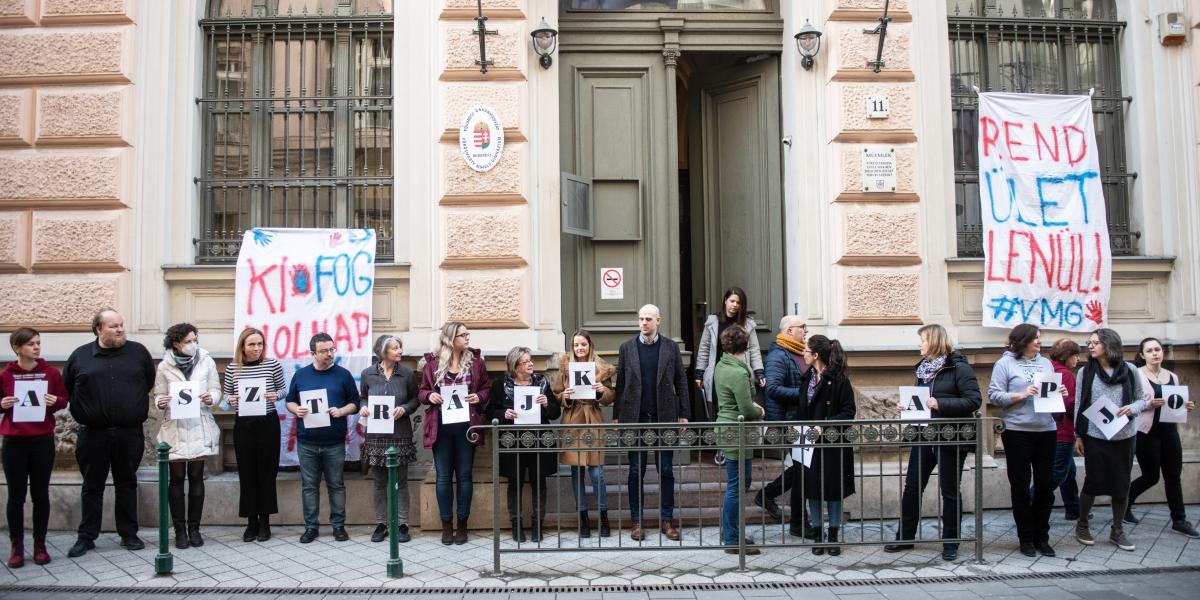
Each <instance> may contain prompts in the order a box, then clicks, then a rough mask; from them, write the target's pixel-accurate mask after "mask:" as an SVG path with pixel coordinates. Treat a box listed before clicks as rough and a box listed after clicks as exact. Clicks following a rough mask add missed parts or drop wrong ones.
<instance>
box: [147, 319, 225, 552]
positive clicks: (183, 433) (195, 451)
mask: <svg viewBox="0 0 1200 600" xmlns="http://www.w3.org/2000/svg"><path fill="white" fill-rule="evenodd" d="M197 339H198V337H197V332H196V328H195V327H194V326H192V325H191V324H190V323H179V324H177V325H172V326H171V327H170V329H167V335H166V336H165V337H164V338H163V348H164V349H165V350H166V352H164V353H163V359H162V362H160V363H158V375H157V376H156V377H155V378H154V392H153V393H154V406H155V407H156V408H157V409H158V411H159V423H160V425H159V430H158V441H159V442H166V443H167V444H168V445H170V446H171V450H170V464H169V465H168V467H169V469H170V473H171V478H170V483H169V485H168V487H167V499H168V501H169V503H170V506H171V519H172V521H174V523H175V547H176V548H179V549H180V550H183V549H186V548H187V547H188V546H202V545H204V538H202V537H200V514H201V513H202V512H203V511H204V459H205V457H208V456H212V455H214V454H216V453H217V449H218V446H219V445H220V439H221V436H220V431H219V430H218V429H217V421H216V419H214V418H213V414H212V407H213V405H214V404H216V403H217V402H219V401H220V399H221V378H220V377H219V376H218V375H217V365H216V363H214V362H213V359H212V357H211V356H209V355H208V352H205V351H204V350H201V349H200V345H199V343H198V342H197ZM177 381H194V382H196V383H197V386H196V387H197V391H198V396H199V397H198V398H196V399H195V400H193V401H195V402H199V403H200V418H198V419H175V418H172V417H171V414H170V412H171V411H170V409H169V408H168V405H169V404H170V400H171V395H170V394H171V383H173V382H177ZM185 475H186V477H187V480H188V493H187V510H186V513H185V511H184V494H183V480H184V477H185Z"/></svg>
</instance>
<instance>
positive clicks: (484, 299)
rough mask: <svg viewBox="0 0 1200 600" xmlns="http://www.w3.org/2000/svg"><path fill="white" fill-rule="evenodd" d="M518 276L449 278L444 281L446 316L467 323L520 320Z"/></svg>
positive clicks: (521, 302) (509, 322)
mask: <svg viewBox="0 0 1200 600" xmlns="http://www.w3.org/2000/svg"><path fill="white" fill-rule="evenodd" d="M523 296H524V293H523V289H522V286H521V277H520V276H516V275H513V276H505V277H482V278H478V279H451V280H450V281H448V282H447V283H446V319H447V320H449V321H465V322H468V323H476V324H487V323H489V322H494V323H503V324H511V323H517V322H520V321H521V306H522V305H523V304H524V302H523Z"/></svg>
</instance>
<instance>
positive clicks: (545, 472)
mask: <svg viewBox="0 0 1200 600" xmlns="http://www.w3.org/2000/svg"><path fill="white" fill-rule="evenodd" d="M505 366H506V367H507V370H508V372H507V373H505V375H504V377H503V378H502V379H497V380H496V383H494V384H492V393H491V398H492V403H491V405H490V407H489V409H488V413H489V414H488V420H498V421H500V422H501V423H503V424H506V425H512V424H513V421H514V420H516V418H517V411H516V406H517V405H516V402H518V401H521V400H522V399H519V398H516V397H515V396H516V388H517V387H518V386H522V387H536V388H538V391H539V394H538V395H537V396H536V397H535V398H533V403H534V404H535V405H537V406H541V407H542V410H541V415H542V424H543V425H545V424H548V423H550V422H551V421H553V420H555V419H557V418H558V417H559V416H560V415H561V414H562V408H561V407H560V405H559V403H558V398H556V397H555V396H554V392H553V391H552V390H551V389H550V382H549V381H547V380H546V376H545V375H543V374H542V373H534V372H533V350H530V349H529V348H526V347H524V346H517V347H515V348H513V349H512V350H509V351H508V356H507V357H505ZM518 437H520V434H519V433H518ZM557 471H558V459H557V457H556V456H555V455H554V453H552V452H511V453H505V454H501V455H500V474H501V475H503V476H505V477H507V478H508V517H509V520H510V521H512V539H513V541H514V542H524V541H525V530H524V528H522V526H521V517H522V512H523V511H522V507H521V492H522V490H523V488H524V487H525V483H527V482H528V483H529V485H531V486H532V487H533V494H532V498H533V527H532V528H530V538H529V539H530V541H533V542H541V541H542V526H543V521H544V520H545V518H546V477H548V476H550V475H552V474H554V473H555V472H557Z"/></svg>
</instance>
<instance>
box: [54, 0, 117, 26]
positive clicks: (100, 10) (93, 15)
mask: <svg viewBox="0 0 1200 600" xmlns="http://www.w3.org/2000/svg"><path fill="white" fill-rule="evenodd" d="M135 4H137V3H136V2H135V0H42V22H43V23H55V22H83V21H89V22H113V21H124V22H133V8H134V5H135Z"/></svg>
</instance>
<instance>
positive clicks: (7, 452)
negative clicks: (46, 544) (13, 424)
mask: <svg viewBox="0 0 1200 600" xmlns="http://www.w3.org/2000/svg"><path fill="white" fill-rule="evenodd" d="M0 456H2V460H3V462H4V479H5V481H7V482H8V507H7V508H8V511H7V512H8V535H9V537H10V538H12V539H14V540H21V539H23V538H24V537H25V495H26V493H27V492H28V494H29V495H30V496H32V497H33V537H34V538H42V539H44V538H45V537H46V525H47V523H49V522H50V470H51V469H53V468H54V438H53V437H41V438H19V437H10V438H5V440H4V449H3V451H0Z"/></svg>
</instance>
